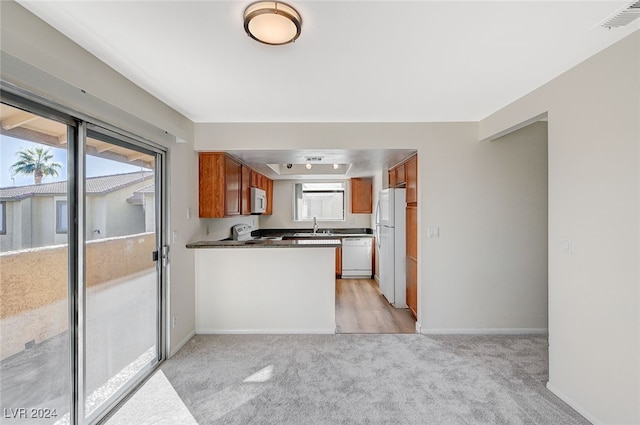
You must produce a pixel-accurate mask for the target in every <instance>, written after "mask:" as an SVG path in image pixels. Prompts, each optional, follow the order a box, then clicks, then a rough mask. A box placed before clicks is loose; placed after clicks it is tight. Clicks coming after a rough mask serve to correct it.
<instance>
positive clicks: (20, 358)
mask: <svg viewBox="0 0 640 425" xmlns="http://www.w3.org/2000/svg"><path fill="white" fill-rule="evenodd" d="M0 125H1V134H0V160H1V164H0V165H1V167H0V169H1V170H2V172H1V173H0V214H1V217H0V300H1V301H0V335H2V337H1V338H0V368H1V371H0V408H1V412H2V419H0V422H2V423H7V424H23V423H41V424H54V423H56V422H57V421H58V420H60V419H61V418H63V417H65V416H67V417H68V414H69V412H70V409H71V376H72V374H71V362H70V347H71V339H70V338H71V337H70V335H72V333H70V326H69V322H70V321H69V311H70V310H69V307H70V296H69V295H70V290H69V288H70V286H69V238H68V236H69V233H68V230H69V229H68V210H67V202H68V199H69V196H68V195H69V191H68V185H67V177H68V171H69V167H68V160H67V159H68V149H69V146H70V145H73V140H72V141H71V143H68V141H69V139H70V138H73V137H74V136H73V135H74V134H75V130H76V128H75V127H74V126H73V122H70V121H67V122H65V120H64V119H62V118H59V119H51V118H48V117H46V116H45V115H44V114H42V113H38V112H34V111H27V110H24V109H19V108H16V107H13V106H9V105H6V104H0Z"/></svg>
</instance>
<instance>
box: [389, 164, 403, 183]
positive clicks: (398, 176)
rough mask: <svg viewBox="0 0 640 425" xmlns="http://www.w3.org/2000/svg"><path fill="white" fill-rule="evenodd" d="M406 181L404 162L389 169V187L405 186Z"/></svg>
mask: <svg viewBox="0 0 640 425" xmlns="http://www.w3.org/2000/svg"><path fill="white" fill-rule="evenodd" d="M405 181H406V173H405V169H404V164H400V165H396V166H395V167H393V168H392V169H390V170H389V187H404V185H405Z"/></svg>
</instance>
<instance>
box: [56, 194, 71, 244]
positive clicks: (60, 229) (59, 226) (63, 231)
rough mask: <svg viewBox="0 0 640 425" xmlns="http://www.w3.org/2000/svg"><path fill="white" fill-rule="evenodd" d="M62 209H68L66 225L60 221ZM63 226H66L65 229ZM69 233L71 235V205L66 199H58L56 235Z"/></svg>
mask: <svg viewBox="0 0 640 425" xmlns="http://www.w3.org/2000/svg"><path fill="white" fill-rule="evenodd" d="M62 207H64V208H66V215H67V218H66V220H64V223H63V222H62V221H61V220H60V215H61V210H62ZM62 224H64V227H62ZM67 233H69V205H68V204H67V201H66V199H58V200H56V234H59V235H64V234H67Z"/></svg>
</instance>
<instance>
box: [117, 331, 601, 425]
mask: <svg viewBox="0 0 640 425" xmlns="http://www.w3.org/2000/svg"><path fill="white" fill-rule="evenodd" d="M162 371H163V372H164V373H165V375H166V376H167V379H168V381H169V382H170V383H171V385H172V386H173V388H175V391H176V393H177V394H178V395H179V396H180V398H181V399H182V401H183V402H184V405H185V406H186V407H187V408H188V409H189V410H190V412H191V414H192V415H193V417H194V418H195V420H196V421H197V422H198V423H199V424H200V425H205V424H225V425H227V424H243V425H244V424H292V425H293V424H295V425H298V424H434V425H435V424H437V425H447V424H451V425H458V424H461V425H462V424H469V425H475V424H491V425H496V424H505V425H507V424H508V425H518V424H521V425H532V424H540V425H542V424H545V425H546V424H563V425H584V424H588V423H589V422H587V421H586V420H585V419H584V418H582V417H581V416H580V415H578V414H577V413H576V412H575V411H573V410H572V409H571V408H569V407H568V406H567V405H566V404H564V403H563V402H562V401H561V400H559V399H558V398H556V397H555V396H554V395H553V394H552V393H551V392H549V391H548V390H547V389H546V388H545V383H546V380H547V339H546V338H545V337H531V336H438V337H428V336H424V335H233V336H231V335H217V336H213V335H198V336H196V337H194V338H193V339H192V340H191V341H189V342H188V343H187V344H186V346H185V347H184V348H183V349H182V350H181V351H180V352H179V353H177V354H176V355H175V356H174V357H173V358H172V359H170V360H168V361H167V362H165V363H164V365H163V366H162ZM149 397H150V396H149ZM159 415H160V414H159ZM129 423H137V424H142V423H164V422H138V421H137V420H136V421H135V422H129ZM172 423H185V424H188V423H190V422H177V421H174V422H172ZM109 425H112V424H111V423H109Z"/></svg>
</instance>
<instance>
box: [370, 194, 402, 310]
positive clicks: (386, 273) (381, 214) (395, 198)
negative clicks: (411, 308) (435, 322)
mask: <svg viewBox="0 0 640 425" xmlns="http://www.w3.org/2000/svg"><path fill="white" fill-rule="evenodd" d="M405 210H406V189H383V190H381V191H380V197H379V199H378V206H377V208H376V241H377V243H378V252H379V254H380V256H379V260H378V261H379V271H380V275H379V284H380V291H382V294H383V295H384V296H385V298H386V299H387V301H389V303H391V305H393V306H394V307H396V308H407V283H406V250H407V248H406V244H405V237H406V223H405V221H406V215H405V214H406V212H405Z"/></svg>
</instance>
